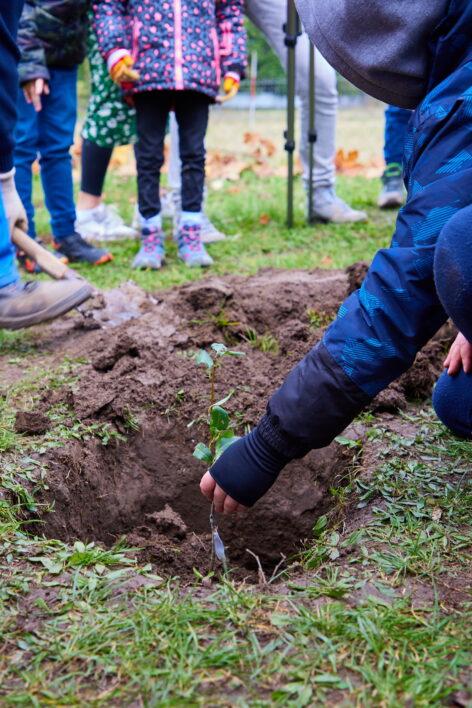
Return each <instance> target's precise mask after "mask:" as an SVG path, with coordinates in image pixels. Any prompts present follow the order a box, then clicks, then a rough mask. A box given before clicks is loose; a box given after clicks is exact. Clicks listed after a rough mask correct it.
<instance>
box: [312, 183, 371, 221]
mask: <svg viewBox="0 0 472 708" xmlns="http://www.w3.org/2000/svg"><path fill="white" fill-rule="evenodd" d="M313 214H314V217H315V220H318V221H324V222H326V223H331V224H349V223H353V224H355V223H359V222H366V221H367V220H368V217H367V214H366V212H365V211H360V210H358V209H353V208H352V207H351V206H349V204H346V202H345V201H343V200H342V199H341V198H340V197H338V196H337V194H336V192H335V191H334V189H333V188H332V187H327V188H319V189H315V194H314V198H313Z"/></svg>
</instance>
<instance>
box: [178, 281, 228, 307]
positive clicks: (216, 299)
mask: <svg viewBox="0 0 472 708" xmlns="http://www.w3.org/2000/svg"><path fill="white" fill-rule="evenodd" d="M232 294H233V291H232V289H231V287H229V285H228V284H227V283H225V282H224V281H223V280H217V279H212V280H211V281H210V282H207V283H195V284H191V285H189V286H188V287H187V289H186V292H185V299H186V301H187V302H188V303H189V305H191V306H192V308H193V309H194V310H209V311H212V310H220V309H221V308H222V307H224V305H225V304H226V303H227V301H228V300H229V299H230V298H231V296H232Z"/></svg>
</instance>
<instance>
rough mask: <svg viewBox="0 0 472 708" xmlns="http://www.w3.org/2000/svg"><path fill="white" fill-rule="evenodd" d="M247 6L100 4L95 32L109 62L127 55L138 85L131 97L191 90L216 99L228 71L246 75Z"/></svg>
mask: <svg viewBox="0 0 472 708" xmlns="http://www.w3.org/2000/svg"><path fill="white" fill-rule="evenodd" d="M243 4H244V2H243V0H166V1H164V0H99V1H96V2H94V3H93V10H94V16H95V21H94V28H95V32H96V35H97V39H98V43H99V47H100V51H101V52H102V54H103V55H104V57H105V58H107V57H108V56H109V54H110V53H111V52H112V51H113V50H115V49H127V50H128V51H129V52H130V54H131V55H132V56H133V58H134V59H135V68H136V69H137V71H139V74H140V79H139V81H137V82H136V84H134V86H133V89H132V92H134V93H140V92H142V91H152V90H160V89H168V90H177V91H179V90H184V89H185V90H193V91H199V92H201V93H205V94H207V95H209V96H211V97H212V98H214V97H215V96H216V94H217V93H218V89H219V86H220V82H221V78H222V76H224V74H225V73H227V72H228V71H235V72H237V73H239V74H240V75H242V74H243V72H244V68H245V66H246V35H245V30H244V14H243Z"/></svg>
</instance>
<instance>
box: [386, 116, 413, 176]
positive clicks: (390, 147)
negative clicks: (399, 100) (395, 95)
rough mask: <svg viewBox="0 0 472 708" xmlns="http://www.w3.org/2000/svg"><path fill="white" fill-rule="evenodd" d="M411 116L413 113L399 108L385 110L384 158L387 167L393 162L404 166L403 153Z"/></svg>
mask: <svg viewBox="0 0 472 708" xmlns="http://www.w3.org/2000/svg"><path fill="white" fill-rule="evenodd" d="M411 114H412V112H411V111H408V110H406V109H405V108H397V106H388V108H387V109H386V110H385V138H384V158H385V164H386V165H390V164H391V163H392V162H396V163H398V164H399V165H402V164H403V151H404V148H405V141H406V136H407V133H408V123H409V122H410V119H411Z"/></svg>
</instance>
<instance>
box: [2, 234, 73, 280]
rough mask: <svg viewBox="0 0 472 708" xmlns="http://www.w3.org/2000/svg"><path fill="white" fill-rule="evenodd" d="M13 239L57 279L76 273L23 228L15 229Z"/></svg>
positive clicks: (45, 270)
mask: <svg viewBox="0 0 472 708" xmlns="http://www.w3.org/2000/svg"><path fill="white" fill-rule="evenodd" d="M12 241H13V243H14V244H15V246H17V247H18V248H19V249H20V250H21V251H24V252H25V253H26V255H27V256H29V257H30V258H32V259H33V260H34V261H36V263H37V264H38V265H39V267H40V268H41V270H43V271H44V272H45V273H47V274H48V275H50V276H51V277H52V278H54V279H55V280H62V279H63V278H70V277H73V276H74V275H75V274H74V271H72V270H71V269H70V268H69V267H68V266H67V265H66V264H65V263H62V262H61V261H60V260H59V258H56V256H55V255H54V254H53V253H49V251H47V250H46V249H45V248H43V247H42V246H40V245H39V243H36V241H35V240H34V239H32V238H30V237H29V236H28V235H27V234H25V232H24V231H22V230H21V229H18V228H15V229H14V231H13V235H12Z"/></svg>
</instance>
